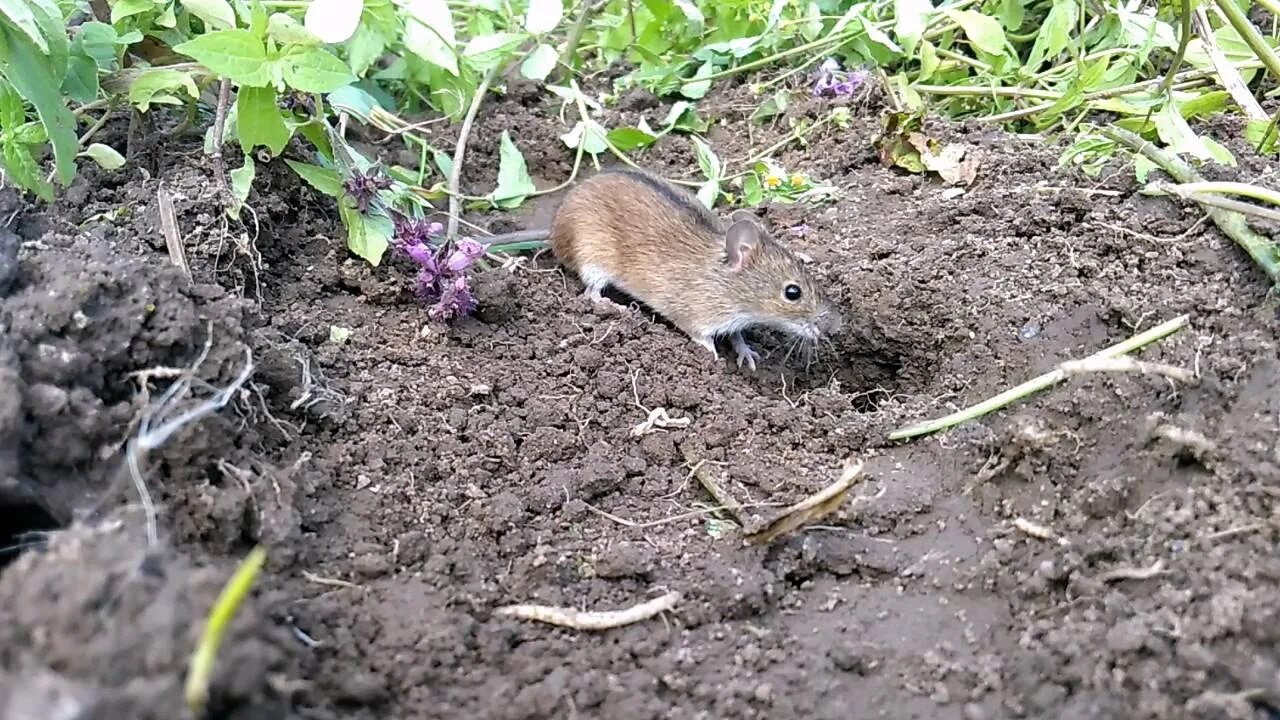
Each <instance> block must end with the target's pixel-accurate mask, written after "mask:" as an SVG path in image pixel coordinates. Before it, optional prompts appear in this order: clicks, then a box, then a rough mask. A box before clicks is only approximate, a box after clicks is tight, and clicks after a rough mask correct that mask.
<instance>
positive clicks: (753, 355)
mask: <svg viewBox="0 0 1280 720" xmlns="http://www.w3.org/2000/svg"><path fill="white" fill-rule="evenodd" d="M730 340H731V341H732V342H733V352H734V353H736V354H737V356H738V367H742V365H743V364H744V363H745V364H746V366H747V367H748V368H750V370H751V372H755V371H756V361H757V360H759V359H760V353H758V352H756V351H755V350H754V349H752V347H751V346H750V345H748V344H747V339H746V338H745V337H743V335H742V333H740V332H736V333H734V334H733V337H731V338H730Z"/></svg>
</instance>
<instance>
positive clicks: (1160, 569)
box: [1093, 560, 1166, 583]
mask: <svg viewBox="0 0 1280 720" xmlns="http://www.w3.org/2000/svg"><path fill="white" fill-rule="evenodd" d="M1164 574H1166V571H1165V569H1164V560H1156V561H1155V562H1154V563H1152V564H1151V566H1150V567H1144V568H1131V567H1119V568H1115V569H1113V570H1107V571H1105V572H1101V573H1098V574H1097V575H1095V576H1094V578H1093V579H1094V580H1097V581H1098V582H1102V583H1112V582H1117V581H1119V580H1150V579H1151V578H1153V577H1156V576H1157V575H1164Z"/></svg>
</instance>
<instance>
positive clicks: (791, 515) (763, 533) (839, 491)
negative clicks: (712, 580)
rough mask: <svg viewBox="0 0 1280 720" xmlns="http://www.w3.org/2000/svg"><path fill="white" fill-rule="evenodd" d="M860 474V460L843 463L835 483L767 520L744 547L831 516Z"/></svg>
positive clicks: (746, 540) (777, 536)
mask: <svg viewBox="0 0 1280 720" xmlns="http://www.w3.org/2000/svg"><path fill="white" fill-rule="evenodd" d="M860 474H862V461H861V460H854V459H853V458H849V459H848V460H845V463H844V471H843V472H841V473H840V478H839V479H838V480H836V481H835V482H833V483H831V484H830V485H828V486H826V487H825V488H823V489H821V490H819V491H818V492H816V493H814V494H813V495H810V496H809V497H807V498H805V499H804V500H801V501H800V502H798V503H796V504H795V505H792V506H791V507H789V508H787V509H786V510H784V511H783V513H782V515H780V516H778V517H777V518H774V519H773V520H771V521H769V522H768V523H767V524H766V525H765V526H764V527H762V528H760V529H758V530H753V531H751V532H749V533H745V534H744V536H743V540H745V542H746V544H747V545H764V544H766V543H770V542H773V541H774V540H776V539H777V538H779V537H781V536H783V535H785V534H787V533H789V532H791V531H793V530H797V529H799V528H800V527H803V526H804V525H807V524H809V523H812V522H814V521H816V520H820V519H822V518H823V517H826V516H827V515H830V514H831V513H832V512H834V511H835V510H836V508H838V507H840V505H841V503H843V502H844V499H845V497H846V496H847V495H848V494H849V488H850V487H852V486H853V482H854V481H855V480H857V479H858V476H859V475H860Z"/></svg>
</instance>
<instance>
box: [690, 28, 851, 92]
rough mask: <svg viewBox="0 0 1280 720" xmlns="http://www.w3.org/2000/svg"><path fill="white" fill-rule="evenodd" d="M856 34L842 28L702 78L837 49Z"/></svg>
mask: <svg viewBox="0 0 1280 720" xmlns="http://www.w3.org/2000/svg"><path fill="white" fill-rule="evenodd" d="M856 35H857V34H856V33H854V32H853V31H850V30H841V31H840V32H838V33H836V34H834V35H829V36H827V37H825V38H822V39H821V40H814V41H813V42H807V43H805V44H803V45H797V46H795V47H793V48H791V49H790V50H783V51H782V52H779V53H774V54H773V55H770V56H768V57H763V58H760V59H759V60H752V61H751V62H749V63H743V64H741V65H735V66H733V67H730V68H725V69H724V70H720V71H717V72H713V73H711V74H710V75H708V76H706V77H704V78H702V80H703V81H709V80H719V79H721V78H726V77H729V76H730V75H734V74H736V73H740V72H746V71H747V70H754V69H756V68H758V67H764V66H765V65H772V64H773V63H775V62H777V61H779V60H782V59H784V58H789V57H791V56H792V55H799V54H801V53H807V52H811V51H817V50H824V49H835V48H836V47H839V46H840V45H843V44H844V43H845V42H847V41H849V40H852V39H853V38H854V37H856Z"/></svg>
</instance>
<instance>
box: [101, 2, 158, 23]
mask: <svg viewBox="0 0 1280 720" xmlns="http://www.w3.org/2000/svg"><path fill="white" fill-rule="evenodd" d="M155 6H156V3H155V2H154V0H116V2H114V3H112V4H111V24H112V25H115V24H117V23H119V22H120V21H121V20H123V19H125V18H127V17H133V16H134V15H138V14H140V13H144V12H147V11H148V10H152V9H154V8H155Z"/></svg>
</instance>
